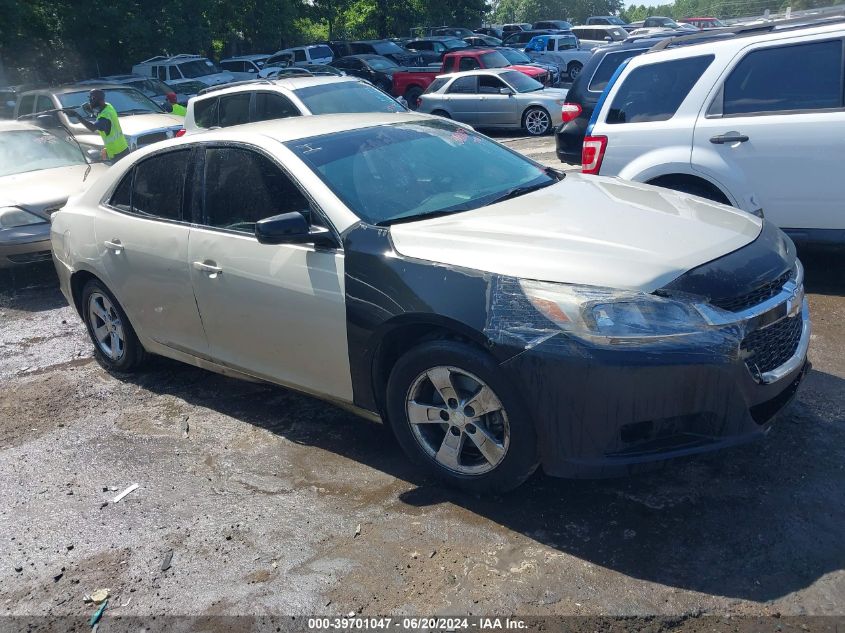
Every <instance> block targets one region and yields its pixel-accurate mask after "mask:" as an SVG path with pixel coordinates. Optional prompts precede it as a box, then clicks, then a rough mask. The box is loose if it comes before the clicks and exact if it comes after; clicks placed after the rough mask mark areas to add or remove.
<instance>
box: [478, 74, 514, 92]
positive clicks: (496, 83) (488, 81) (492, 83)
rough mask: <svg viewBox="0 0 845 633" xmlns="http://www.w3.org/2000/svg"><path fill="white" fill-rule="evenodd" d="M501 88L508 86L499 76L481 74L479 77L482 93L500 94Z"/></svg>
mask: <svg viewBox="0 0 845 633" xmlns="http://www.w3.org/2000/svg"><path fill="white" fill-rule="evenodd" d="M500 88H507V86H506V85H505V84H504V83H502V81H501V79H499V78H498V77H492V76H490V75H481V76H480V77H479V78H478V92H479V93H481V94H488V95H491V94H493V95H495V94H499V89H500Z"/></svg>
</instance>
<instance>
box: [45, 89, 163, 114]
mask: <svg viewBox="0 0 845 633" xmlns="http://www.w3.org/2000/svg"><path fill="white" fill-rule="evenodd" d="M105 93H106V102H107V103H110V104H112V106H114V109H115V110H117V113H118V114H146V113H148V112H163V110H162V109H161V108H160V107H158V105H156V104H155V102H153V101H150V99H149V97H145V96H144V95H142V94H141V93H140V92H138V91H137V90H135V89H134V88H123V89H121V88H105ZM58 97H59V102H60V103H61V104H62V107H65V108H81V107H82V105H83V104H84V103H88V91H87V90H83V91H80V92H69V93H67V94H63V95H58Z"/></svg>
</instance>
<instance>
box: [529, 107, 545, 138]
mask: <svg viewBox="0 0 845 633" xmlns="http://www.w3.org/2000/svg"><path fill="white" fill-rule="evenodd" d="M550 125H551V120H550V119H549V115H548V114H547V113H546V111H545V110H539V109H538V110H531V111H530V112H529V113H528V114H526V115H525V128H526V129H527V130H528V133H529V134H532V135H534V136H540V135H541V134H545V133H546V132H547V131H548V129H549V126H550Z"/></svg>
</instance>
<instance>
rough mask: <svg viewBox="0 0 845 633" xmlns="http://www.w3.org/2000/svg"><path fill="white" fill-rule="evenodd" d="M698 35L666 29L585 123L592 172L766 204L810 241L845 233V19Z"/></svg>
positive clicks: (741, 203)
mask: <svg viewBox="0 0 845 633" xmlns="http://www.w3.org/2000/svg"><path fill="white" fill-rule="evenodd" d="M690 37H701V38H702V40H701V41H700V42H698V43H690V41H689V40H688V41H687V45H684V46H675V44H681V43H683V42H682V41H681V40H678V41H675V42H673V41H671V40H666V42H661V43H660V44H658V45H657V46H655V47H654V48H653V49H652V50H651V51H649V52H647V53H645V54H644V55H641V56H639V57H634V58H632V59H631V60H629V62H627V65H624V66H623V67H622V68H621V70H620V71H619V72H618V74H617V77H616V79H615V80H613V81H612V82H611V84H610V85H609V86H608V88H607V89H606V90H605V93H604V96H603V98H602V101H601V102H600V103H599V105H598V107H597V108H596V110H595V112H594V114H593V118H592V120H591V121H590V125H589V127H588V129H587V136H586V138H585V142H584V150H583V151H584V154H583V156H582V162H583V165H584V172H585V173H592V174H598V173H601V174H602V175H611V176H620V177H622V178H626V179H629V180H635V181H638V182H646V183H651V184H656V185H662V186H665V187H668V188H670V189H675V190H679V191H684V192H687V193H693V194H696V195H701V196H704V197H706V198H710V199H712V200H716V201H719V202H724V203H728V204H731V205H733V206H735V207H739V208H741V209H744V210H745V211H749V212H751V213H756V214H758V215H759V214H760V213H762V212H765V215H766V217H767V218H768V219H770V220H772V221H773V222H774V223H775V224H777V225H778V226H779V227H781V228H783V229H784V230H786V231H787V232H788V233H790V234H791V235H792V236H793V237H794V238H796V239H800V240H802V241H827V242H831V241H832V242H839V243H842V242H845V206H843V202H842V201H843V199H845V178H842V175H841V166H842V165H843V164H845V143H843V141H842V139H843V135H845V102H843V72H842V68H843V52H842V50H843V39H845V22H843V21H841V19H840V21H838V22H837V21H829V22H816V23H815V24H812V25H807V24H801V25H797V24H795V23H791V24H780V25H778V24H776V23H775V24H769V25H766V26H758V27H756V28H751V27H746V28H745V29H740V30H739V31H738V32H737V33H735V34H731V35H728V36H718V37H717V38H715V39H714V38H713V37H710V38H707V39H704V36H690ZM685 39H686V38H685ZM655 49H660V50H655Z"/></svg>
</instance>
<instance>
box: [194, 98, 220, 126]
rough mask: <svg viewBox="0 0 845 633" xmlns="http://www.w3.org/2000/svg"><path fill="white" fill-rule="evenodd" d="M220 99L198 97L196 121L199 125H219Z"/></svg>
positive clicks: (195, 105) (195, 108)
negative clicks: (218, 108)
mask: <svg viewBox="0 0 845 633" xmlns="http://www.w3.org/2000/svg"><path fill="white" fill-rule="evenodd" d="M217 101H218V99H198V100H197V101H195V102H194V121H195V122H196V124H197V127H206V128H207V127H215V126H216V125H217Z"/></svg>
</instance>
